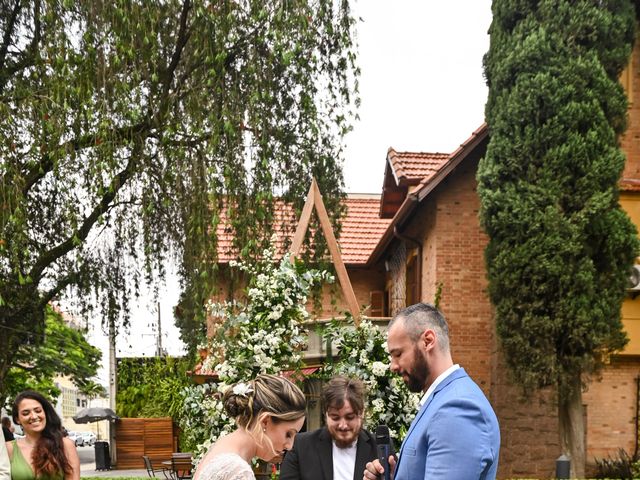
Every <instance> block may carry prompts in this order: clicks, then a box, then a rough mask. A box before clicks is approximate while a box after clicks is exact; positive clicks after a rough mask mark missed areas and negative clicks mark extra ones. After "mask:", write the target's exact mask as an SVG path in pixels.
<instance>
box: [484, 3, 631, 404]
mask: <svg viewBox="0 0 640 480" xmlns="http://www.w3.org/2000/svg"><path fill="white" fill-rule="evenodd" d="M493 12H494V19H493V22H492V25H491V29H490V33H491V46H490V49H489V52H488V53H487V55H486V56H485V59H484V62H485V73H486V77H487V83H488V85H489V99H488V103H487V107H486V116H487V122H488V124H489V131H490V137H491V138H490V142H489V145H488V147H487V153H486V156H485V158H484V159H482V161H481V162H480V167H479V171H478V181H479V194H480V198H481V206H482V208H481V222H482V225H483V227H484V229H485V230H486V232H487V233H488V235H489V239H490V241H489V245H488V247H487V249H486V252H485V255H486V265H487V270H488V276H489V295H490V297H491V301H492V303H493V304H494V305H495V312H496V320H497V330H498V334H499V336H500V338H501V341H502V347H503V350H504V353H505V359H506V361H507V363H508V364H509V366H510V367H511V368H512V371H513V372H514V375H515V378H516V379H517V381H518V382H519V383H520V384H522V385H524V386H525V387H543V386H548V385H557V386H558V387H559V389H560V390H559V394H560V397H561V398H566V397H568V396H569V395H570V393H571V391H572V388H575V387H576V385H577V386H578V388H579V386H580V378H581V375H582V374H589V373H591V372H593V371H594V370H597V368H598V367H599V366H600V365H601V359H602V355H603V354H606V353H608V352H615V351H617V350H620V349H621V348H623V347H624V345H625V344H626V342H627V339H626V336H625V333H624V332H623V330H622V324H621V320H620V305H621V302H622V300H623V297H624V293H625V286H626V282H627V277H628V272H629V267H630V266H631V264H632V263H633V260H634V258H635V256H636V255H637V253H638V240H637V239H636V230H635V228H634V226H633V224H632V223H631V221H630V220H629V218H628V217H627V215H626V214H625V213H624V211H623V210H622V209H621V208H620V205H619V203H618V189H617V181H618V179H619V177H620V175H621V172H622V168H623V166H624V155H623V154H622V152H621V151H620V149H619V145H618V136H619V135H620V134H621V133H622V132H623V130H624V128H625V119H626V108H627V101H626V97H625V94H624V92H623V90H622V87H621V86H620V84H619V83H618V81H617V78H618V75H619V73H620V72H621V70H622V69H623V67H624V66H625V65H626V62H627V59H628V57H629V54H630V52H631V47H632V41H633V38H634V24H635V14H634V9H633V5H632V2H630V1H627V0H608V1H604V2H591V1H579V2H569V1H550V0H545V1H540V2H522V1H514V0H499V1H495V2H494V3H493ZM576 378H577V379H578V381H577V382H576V381H575V379H576Z"/></svg>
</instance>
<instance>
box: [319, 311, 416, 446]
mask: <svg viewBox="0 0 640 480" xmlns="http://www.w3.org/2000/svg"><path fill="white" fill-rule="evenodd" d="M323 337H324V338H325V340H328V341H330V342H331V343H332V344H333V345H334V346H335V347H336V348H337V351H338V356H339V360H338V361H337V362H336V363H327V364H325V367H324V369H323V373H322V375H323V377H326V378H329V377H331V376H333V375H346V376H349V377H355V378H359V379H361V380H362V381H363V382H364V384H365V386H366V388H367V403H366V411H365V425H366V428H367V429H369V430H370V431H375V430H376V427H377V426H378V425H380V424H385V425H387V426H388V427H389V433H390V435H391V437H393V438H394V440H395V441H396V442H399V441H400V440H402V439H403V438H404V436H405V435H406V433H407V430H408V429H409V426H410V425H411V421H412V420H413V418H414V417H415V414H416V413H417V411H418V403H419V401H420V395H419V394H417V393H411V392H410V391H409V390H408V389H407V387H406V385H405V384H404V382H403V381H402V378H401V377H399V376H398V375H396V374H395V373H393V372H391V370H390V362H389V353H388V350H387V340H386V336H385V333H384V332H383V330H382V329H380V328H378V327H377V326H375V325H373V324H372V323H371V321H370V320H368V319H366V318H364V319H362V321H361V322H360V325H359V326H358V327H355V326H354V325H352V324H344V323H338V322H335V321H334V322H332V323H331V324H329V326H328V327H326V328H325V330H324V332H323ZM398 445H399V443H398Z"/></svg>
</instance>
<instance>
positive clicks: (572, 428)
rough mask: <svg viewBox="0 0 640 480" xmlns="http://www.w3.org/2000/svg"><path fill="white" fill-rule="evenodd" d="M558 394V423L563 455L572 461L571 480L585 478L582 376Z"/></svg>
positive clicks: (561, 389)
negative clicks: (572, 479)
mask: <svg viewBox="0 0 640 480" xmlns="http://www.w3.org/2000/svg"><path fill="white" fill-rule="evenodd" d="M563 390H564V391H563ZM558 393H559V395H558V397H559V401H558V421H559V426H560V446H561V448H562V453H563V454H565V455H566V456H568V457H569V458H570V459H571V478H584V468H585V459H586V456H585V444H584V437H585V435H584V432H585V425H584V408H583V406H582V381H581V378H580V376H579V375H578V376H577V377H576V378H574V379H573V380H572V382H571V384H570V385H568V386H567V387H566V388H563V387H560V389H559V392H558Z"/></svg>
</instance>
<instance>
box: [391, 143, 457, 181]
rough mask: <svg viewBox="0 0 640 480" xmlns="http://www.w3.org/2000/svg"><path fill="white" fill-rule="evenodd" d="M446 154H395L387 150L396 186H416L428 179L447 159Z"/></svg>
mask: <svg viewBox="0 0 640 480" xmlns="http://www.w3.org/2000/svg"><path fill="white" fill-rule="evenodd" d="M449 156H450V155H449V154H448V153H439V152H435V153H430V152H396V151H395V150H394V149H393V148H389V150H388V152H387V159H388V161H389V164H390V165H391V167H392V171H393V175H394V177H395V179H396V183H397V184H398V185H416V184H418V183H420V181H422V180H424V179H425V178H430V177H431V176H432V175H433V174H434V173H435V172H437V171H438V170H439V169H440V167H442V165H443V164H444V163H445V162H446V161H447V160H448V159H449Z"/></svg>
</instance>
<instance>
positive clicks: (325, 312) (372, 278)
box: [310, 268, 385, 318]
mask: <svg viewBox="0 0 640 480" xmlns="http://www.w3.org/2000/svg"><path fill="white" fill-rule="evenodd" d="M347 273H348V274H349V280H350V281H351V287H352V288H353V293H354V294H355V296H356V300H357V301H358V305H359V306H360V307H361V308H362V307H368V306H369V305H370V303H371V299H370V292H372V291H384V286H385V285H384V284H385V274H384V271H383V270H382V268H378V269H375V268H373V269H361V268H349V269H347ZM332 299H333V301H332ZM310 307H311V305H310ZM310 311H311V309H310ZM345 311H348V308H347V303H346V302H345V301H344V296H343V295H342V288H341V286H340V282H339V281H338V279H337V277H336V280H335V283H334V284H331V285H326V286H325V287H324V288H323V295H322V310H321V311H318V312H314V315H315V316H316V317H317V318H331V317H332V316H338V315H343V314H344V313H343V312H345ZM364 314H365V315H368V310H365V311H364Z"/></svg>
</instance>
